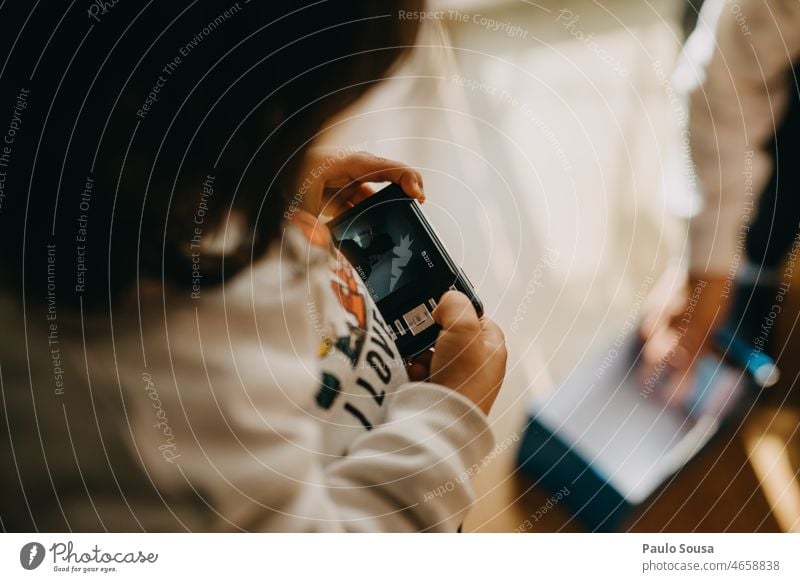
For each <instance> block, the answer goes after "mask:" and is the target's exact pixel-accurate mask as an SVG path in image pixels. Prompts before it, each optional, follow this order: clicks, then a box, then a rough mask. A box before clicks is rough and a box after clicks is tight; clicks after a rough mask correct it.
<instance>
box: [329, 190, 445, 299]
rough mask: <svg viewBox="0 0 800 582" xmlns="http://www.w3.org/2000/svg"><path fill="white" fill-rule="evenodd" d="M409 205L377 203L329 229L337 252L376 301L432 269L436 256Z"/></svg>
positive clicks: (423, 229) (391, 202)
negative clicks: (354, 270) (334, 239)
mask: <svg viewBox="0 0 800 582" xmlns="http://www.w3.org/2000/svg"><path fill="white" fill-rule="evenodd" d="M410 204H411V203H410V202H409V201H405V200H392V201H388V202H385V203H381V204H377V205H375V206H372V207H370V208H368V209H366V210H365V211H364V212H361V213H359V214H357V215H356V216H354V217H353V218H352V219H350V220H345V221H343V222H342V223H340V224H338V225H336V226H335V227H334V228H333V236H334V238H336V239H337V240H338V241H339V245H338V248H339V250H340V251H341V253H342V254H343V255H344V256H345V257H346V258H347V260H348V261H350V264H352V265H353V267H355V269H356V271H358V274H359V275H360V276H361V278H362V279H363V280H364V282H365V284H366V286H367V289H368V290H369V292H370V294H371V295H372V296H373V298H374V299H375V300H376V301H380V300H381V299H383V298H384V297H386V296H387V295H389V294H391V293H393V292H395V291H397V290H398V289H400V288H402V287H403V286H405V285H407V284H409V283H411V282H412V281H414V280H416V279H421V278H423V277H425V276H426V272H427V271H429V270H430V269H433V268H434V261H437V262H438V258H437V257H438V255H437V254H436V253H435V251H433V250H432V248H431V247H432V245H431V238H430V235H429V234H428V232H427V230H426V229H425V227H424V226H423V224H422V223H421V222H420V220H419V218H417V216H416V215H415V214H414V212H413V210H412V209H411V207H410Z"/></svg>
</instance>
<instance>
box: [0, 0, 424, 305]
mask: <svg viewBox="0 0 800 582" xmlns="http://www.w3.org/2000/svg"><path fill="white" fill-rule="evenodd" d="M420 2H421V0H390V1H385V2H370V1H368V0H346V1H344V0H343V1H334V0H327V1H311V0H309V1H304V2H280V1H276V0H252V1H250V2H248V3H245V2H244V1H242V2H233V1H213V0H199V1H198V2H196V3H189V4H187V3H177V2H168V1H166V0H163V1H160V0H158V1H156V2H154V3H152V4H148V5H144V4H141V3H118V4H116V5H114V6H113V7H112V8H110V9H108V10H107V11H104V12H103V13H102V14H87V13H85V11H78V12H77V13H74V12H73V13H70V14H69V15H68V18H67V19H66V20H65V22H64V23H63V24H62V25H61V26H60V27H59V29H58V30H59V32H58V35H57V37H58V38H55V39H54V40H53V42H52V46H53V47H55V46H58V47H62V50H61V51H60V52H59V51H50V52H47V53H45V55H44V57H43V58H42V60H41V62H40V63H39V64H38V67H37V70H36V73H35V75H34V78H33V81H27V79H28V78H29V77H30V74H31V68H32V65H33V61H32V60H31V57H32V56H34V53H35V55H38V54H39V50H40V49H41V48H42V47H44V46H45V42H46V41H47V37H48V35H49V34H50V33H51V32H52V30H53V28H54V27H53V26H50V23H48V22H47V21H44V20H42V21H41V22H36V21H35V19H34V20H33V21H32V22H30V23H29V25H28V27H27V28H26V29H25V34H23V41H22V42H23V43H27V44H26V46H28V47H29V50H27V49H26V50H25V51H19V52H18V53H15V54H12V56H11V59H10V61H9V65H8V69H7V75H6V78H8V79H9V81H6V85H7V86H12V87H13V86H15V85H16V87H27V88H28V89H29V90H30V92H29V98H28V103H27V107H26V109H25V111H24V118H23V119H24V121H23V126H22V129H21V130H20V131H19V137H18V139H17V142H16V144H15V151H14V158H13V160H12V164H11V165H10V167H9V168H8V176H9V178H8V182H7V184H8V185H7V186H6V192H9V191H11V190H13V192H14V194H13V196H7V197H6V199H5V203H4V206H3V209H2V212H1V213H0V237H2V240H1V241H0V242H1V243H2V244H3V246H4V253H3V258H2V263H0V265H1V268H2V270H3V273H2V276H1V277H0V285H2V286H3V287H4V288H5V289H10V288H12V287H16V288H19V287H21V282H22V281H23V273H24V274H25V281H24V284H25V294H26V295H27V296H28V298H29V300H31V301H38V300H44V299H45V298H46V297H47V285H48V282H55V287H56V288H57V289H58V293H59V304H60V306H63V307H66V306H68V305H72V306H75V305H77V302H78V298H79V297H80V298H82V300H83V305H84V308H90V307H92V306H97V307H102V306H104V305H107V303H108V301H109V299H111V300H112V301H113V298H114V297H116V296H117V295H118V294H119V293H120V292H121V291H124V290H126V289H129V288H130V287H131V286H132V285H133V284H134V282H135V281H136V279H137V273H138V277H139V278H140V279H142V278H150V279H154V280H161V279H163V280H164V281H165V283H166V284H167V286H175V287H180V288H187V289H188V288H190V287H191V285H192V282H193V279H194V280H195V281H196V280H197V279H196V278H194V277H193V275H196V274H198V273H199V274H201V275H202V284H203V285H204V286H210V285H213V284H215V283H218V282H220V281H221V280H222V278H223V273H224V275H225V276H231V275H233V274H235V273H236V272H237V271H238V270H239V269H241V268H242V267H243V266H245V265H247V264H248V263H249V262H250V261H251V260H253V259H255V258H257V257H258V256H259V255H260V254H262V253H263V252H264V251H265V250H266V248H267V247H268V246H269V245H270V244H271V243H272V242H273V241H274V240H275V239H276V238H277V237H278V236H279V234H280V229H281V219H282V215H283V211H284V209H285V208H286V206H287V205H288V204H289V202H290V200H291V198H292V196H293V194H294V193H293V189H292V188H293V185H294V183H295V180H296V173H297V167H298V165H299V163H300V162H301V161H302V157H303V153H304V151H305V149H306V148H307V147H308V145H309V143H310V142H311V140H313V139H314V137H315V135H316V134H317V133H318V132H319V131H320V130H321V129H322V127H323V125H324V123H325V121H326V120H328V119H330V118H331V116H333V115H334V114H336V113H337V112H339V111H341V110H342V109H343V108H344V107H346V106H347V105H348V104H350V103H352V102H353V101H354V100H355V99H356V98H358V97H359V96H360V95H362V94H363V93H364V92H365V91H366V90H367V89H369V88H370V87H371V86H372V85H374V84H375V83H376V82H377V81H379V80H380V79H381V78H383V77H384V76H385V75H386V73H387V71H388V70H389V69H390V67H391V66H392V64H393V63H395V61H396V60H397V59H398V57H399V56H400V55H401V54H402V53H403V52H404V50H405V49H406V48H407V47H409V46H410V45H411V44H412V43H413V40H414V37H415V34H416V23H415V21H413V20H408V19H400V18H398V11H399V10H415V9H418V8H419V7H418V6H416V4H418V3H420ZM19 16H20V18H23V19H24V16H25V15H23V14H20V15H19ZM90 27H92V28H91V31H89V28H90ZM87 31H88V33H87ZM84 35H86V36H85V39H84ZM82 39H83V40H82ZM81 42H82V43H83V44H82V45H81V44H80V43H81ZM79 45H80V50H78V47H79ZM36 46H38V47H39V48H38V49H36V50H34V49H33V48H30V47H36ZM66 47H72V48H70V49H69V50H67V48H66ZM73 49H74V52H75V56H74V60H72V61H70V59H71V57H72V56H73V55H72V52H73ZM62 75H64V78H63V82H61V78H62ZM59 85H60V88H59ZM9 91H10V90H9ZM14 91H16V88H15V89H14ZM7 98H10V97H7ZM51 103H52V109H51V110H49V111H48V109H49V108H50V107H51ZM3 104H5V101H4V102H3ZM10 109H11V108H8V109H6V108H5V107H4V108H3V109H2V110H3V111H7V110H10ZM34 159H36V162H35V166H34V164H33V162H32V160H34ZM9 185H10V186H11V187H10V188H9ZM29 185H30V189H29V188H28V186H29ZM226 226H227V227H230V230H229V234H230V233H231V232H233V233H235V236H233V237H232V238H233V240H234V241H235V244H231V245H229V246H228V247H227V249H226V254H225V256H224V257H223V255H222V254H220V253H219V250H218V247H215V246H214V244H212V243H213V241H214V240H217V239H218V238H219V237H220V236H221V235H222V234H223V233H224V232H225V230H226ZM47 245H54V246H52V247H50V248H48V247H47ZM51 256H52V257H54V258H53V259H52V260H51V259H50V257H51Z"/></svg>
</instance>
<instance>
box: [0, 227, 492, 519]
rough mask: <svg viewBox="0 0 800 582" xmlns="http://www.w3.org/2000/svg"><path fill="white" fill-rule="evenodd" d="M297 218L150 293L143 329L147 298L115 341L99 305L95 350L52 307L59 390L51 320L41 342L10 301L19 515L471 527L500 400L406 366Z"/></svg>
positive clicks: (35, 323)
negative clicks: (485, 399)
mask: <svg viewBox="0 0 800 582" xmlns="http://www.w3.org/2000/svg"><path fill="white" fill-rule="evenodd" d="M301 218H302V217H301ZM299 223H300V224H301V226H303V228H297V227H295V226H289V227H288V228H287V229H286V231H285V235H284V236H283V238H282V240H281V241H280V244H276V245H275V246H274V248H273V249H272V251H271V252H269V254H268V256H266V257H265V258H263V259H261V260H259V261H258V262H257V263H256V264H255V265H254V266H253V267H252V268H250V269H247V270H245V271H244V272H242V273H240V274H238V275H237V276H236V277H235V278H234V279H233V280H231V281H229V282H228V283H226V284H225V286H224V287H218V288H205V287H204V286H202V285H201V288H200V293H199V297H198V298H196V299H190V298H189V292H188V291H187V292H186V293H184V294H181V296H180V297H172V296H170V297H169V298H168V299H167V300H166V301H162V298H161V292H160V289H156V290H145V289H142V293H141V314H142V317H141V326H140V320H139V316H138V309H137V305H136V303H135V302H133V303H131V304H130V305H129V306H128V308H126V309H123V310H118V311H115V312H114V320H113V341H112V340H111V339H110V338H109V335H108V334H109V330H108V329H107V328H106V329H105V331H104V329H101V327H102V325H100V324H98V327H97V329H93V325H95V324H94V323H93V322H92V321H91V318H88V317H87V318H86V319H85V321H84V327H85V328H86V331H87V339H86V344H85V351H84V345H83V341H82V340H81V338H80V337H74V336H71V335H70V334H68V332H67V331H65V330H66V329H68V328H70V327H72V328H75V327H76V325H75V320H76V318H74V317H72V316H69V315H67V314H64V313H62V312H57V317H56V319H55V320H54V321H55V323H56V325H57V327H58V330H59V331H58V333H57V343H56V344H55V346H56V347H57V348H58V350H59V351H58V368H59V370H60V371H61V377H62V382H63V387H62V389H61V392H60V393H59V390H58V389H57V387H56V385H55V373H54V370H55V367H54V366H55V365H54V363H53V362H54V360H53V357H52V355H51V353H52V352H51V350H52V349H53V345H54V344H52V343H48V339H47V333H48V332H47V325H49V323H52V321H51V320H48V319H47V318H46V317H45V315H44V314H43V313H42V312H41V310H40V309H37V310H35V311H34V310H31V312H29V313H28V316H27V323H28V325H27V344H28V348H27V349H26V346H25V341H24V337H25V335H24V334H23V326H22V325H21V321H20V319H19V312H20V309H19V307H17V306H15V305H13V304H10V303H5V304H3V305H2V310H0V313H2V314H3V317H2V319H3V324H4V325H14V326H15V327H14V328H12V329H15V331H14V333H11V334H4V335H3V338H2V340H0V349H1V350H2V351H0V355H1V356H2V374H3V386H4V395H5V397H6V406H7V410H9V411H10V414H9V417H8V418H9V421H8V422H9V424H10V427H9V429H10V433H11V435H12V436H13V438H12V441H11V443H10V445H11V446H9V443H5V442H3V444H2V445H0V453H2V455H0V460H1V461H2V463H3V473H4V474H5V475H15V474H18V475H19V477H18V479H16V478H15V479H13V481H17V480H19V481H20V482H21V483H22V485H21V489H22V490H24V491H25V496H24V497H25V498H24V499H23V498H21V497H20V495H21V493H20V492H17V494H16V495H17V496H16V497H14V498H13V499H9V498H6V499H7V502H6V506H4V509H3V511H4V515H2V516H0V517H2V518H3V519H4V523H5V524H6V525H5V527H13V525H11V526H10V525H9V524H13V523H14V522H15V521H16V522H17V523H24V521H25V519H28V518H29V516H30V514H31V513H33V514H34V518H33V520H32V521H34V522H35V523H34V524H33V525H32V526H29V527H35V528H38V529H45V530H46V529H66V528H72V529H75V530H87V529H88V530H104V529H109V530H129V531H130V530H134V531H135V530H139V529H145V530H150V531H152V530H184V529H187V530H192V531H198V530H202V531H225V530H233V531H239V530H248V531H421V530H424V531H455V530H456V529H457V528H458V526H459V525H460V524H461V522H462V521H463V519H464V517H465V513H466V511H467V509H468V507H469V506H470V504H471V502H472V501H473V491H472V489H471V486H470V484H469V481H468V479H467V478H466V477H467V474H468V473H469V474H472V473H473V472H474V471H472V468H473V467H474V466H475V465H479V464H480V462H481V460H482V458H483V457H484V456H485V455H487V453H489V452H490V449H491V447H492V446H493V438H492V436H491V432H490V429H489V427H488V424H487V420H486V418H485V416H484V415H483V414H482V413H481V412H480V411H479V410H478V409H477V408H475V406H474V405H473V404H472V403H471V402H470V401H469V400H467V399H466V398H464V397H462V396H460V395H459V394H457V393H455V392H453V391H452V390H449V389H447V388H444V387H442V386H438V385H435V384H430V383H410V382H409V381H408V377H407V374H406V370H405V368H404V366H403V363H402V361H401V360H400V358H399V356H398V354H397V351H396V348H395V346H394V344H393V343H392V342H391V340H389V337H388V334H387V333H386V332H385V331H384V328H385V324H384V322H383V319H382V318H381V316H380V314H379V313H378V312H377V310H376V308H375V306H374V304H373V302H372V301H371V300H370V298H369V296H368V295H367V293H366V291H365V289H364V286H363V284H362V282H361V281H360V279H359V278H358V277H357V276H356V275H355V273H354V272H353V271H352V269H351V268H349V267H348V268H342V267H341V265H339V264H337V262H336V260H335V255H334V254H332V252H331V248H330V246H329V245H328V241H327V239H326V237H325V236H324V235H323V234H322V231H320V230H319V228H320V227H319V226H317V231H316V232H313V233H312V232H311V229H313V224H314V223H313V222H312V221H309V220H305V221H303V220H300V221H299ZM303 230H305V231H306V235H307V236H304V234H302V233H301V231H303ZM309 240H311V241H314V242H312V243H309ZM58 260H68V258H66V257H64V258H61V257H59V259H58ZM56 297H57V295H56ZM77 328H78V329H79V328H80V326H79V325H78V326H77ZM6 329H9V328H8V327H7V328H6ZM51 339H52V338H51ZM27 362H31V367H30V372H31V376H30V380H29V376H28V369H27V366H26V363H27ZM32 410H35V411H36V414H35V415H33V414H32ZM3 428H4V432H6V430H5V427H3ZM3 440H4V441H5V439H3ZM40 440H41V443H42V445H41V447H40V445H39V442H40ZM14 468H16V471H15V469H14ZM7 486H8V487H10V485H9V481H8V480H6V481H5V483H4V487H7ZM54 491H55V492H56V493H54ZM3 493H4V495H6V494H7V493H8V492H6V491H4V492H3ZM9 505H10V506H11V507H8V506H9ZM15 517H16V518H18V519H16V520H15ZM20 520H21V521H20ZM65 524H66V525H65Z"/></svg>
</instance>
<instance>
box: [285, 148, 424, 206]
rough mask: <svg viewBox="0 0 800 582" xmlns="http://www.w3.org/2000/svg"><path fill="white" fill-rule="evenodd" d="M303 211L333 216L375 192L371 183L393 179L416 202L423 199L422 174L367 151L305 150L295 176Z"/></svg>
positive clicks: (391, 180)
mask: <svg viewBox="0 0 800 582" xmlns="http://www.w3.org/2000/svg"><path fill="white" fill-rule="evenodd" d="M298 182H299V184H298V194H299V195H300V196H301V198H302V202H301V206H302V208H303V210H305V211H307V212H310V213H311V214H313V215H314V216H320V215H325V216H337V215H339V214H341V213H342V212H344V211H345V210H347V209H348V208H350V207H352V206H354V205H355V204H358V203H359V202H361V201H362V200H364V199H365V198H367V197H368V196H371V195H372V194H374V193H375V190H374V189H373V188H372V187H371V186H370V183H374V182H394V183H395V184H399V185H400V186H401V187H402V188H403V191H404V192H405V193H406V194H407V195H408V196H410V197H411V198H415V199H417V200H419V201H420V202H424V201H425V193H424V192H423V190H422V176H421V175H420V173H419V172H417V171H416V170H414V169H413V168H411V167H409V166H407V165H406V164H403V163H401V162H396V161H394V160H387V159H386V158H381V157H378V156H374V155H372V154H370V153H367V152H355V153H345V152H343V151H342V150H340V149H338V148H332V147H313V148H310V149H309V150H308V153H307V155H306V160H305V162H304V164H303V170H302V172H301V174H300V177H299V179H298Z"/></svg>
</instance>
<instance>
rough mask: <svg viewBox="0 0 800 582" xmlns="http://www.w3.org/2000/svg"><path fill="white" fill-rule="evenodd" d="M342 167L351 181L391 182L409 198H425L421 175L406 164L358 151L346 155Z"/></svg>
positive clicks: (420, 199) (421, 199) (422, 199)
mask: <svg viewBox="0 0 800 582" xmlns="http://www.w3.org/2000/svg"><path fill="white" fill-rule="evenodd" d="M344 167H346V168H347V173H348V175H349V177H350V179H351V180H353V181H356V182H393V183H395V184H399V185H400V187H401V188H403V192H405V193H406V194H407V195H408V196H410V197H411V198H416V199H417V200H419V201H420V202H422V201H424V200H425V192H424V190H423V185H422V175H421V174H420V173H419V172H418V171H416V170H414V169H413V168H411V167H410V166H408V165H407V164H404V163H402V162H398V161H395V160H389V159H387V158H381V157H378V156H374V155H372V154H368V153H366V152H359V153H357V154H353V155H351V156H348V158H347V160H346V163H345V166H344Z"/></svg>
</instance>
